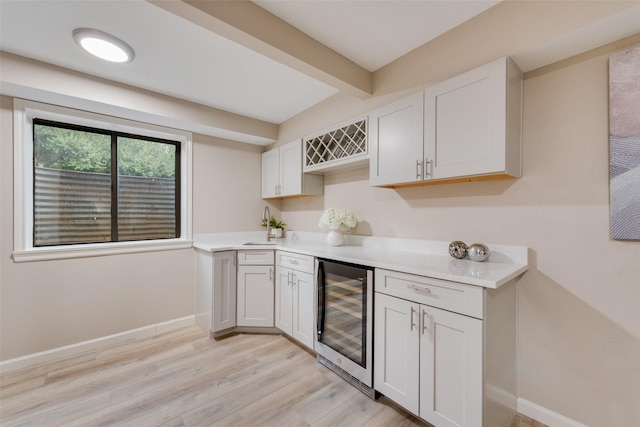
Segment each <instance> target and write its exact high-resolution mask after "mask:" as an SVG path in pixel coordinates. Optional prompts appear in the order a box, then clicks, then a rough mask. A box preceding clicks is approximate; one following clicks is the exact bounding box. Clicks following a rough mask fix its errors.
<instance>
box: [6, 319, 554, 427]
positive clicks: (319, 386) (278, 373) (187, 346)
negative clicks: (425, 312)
mask: <svg viewBox="0 0 640 427" xmlns="http://www.w3.org/2000/svg"><path fill="white" fill-rule="evenodd" d="M0 425H2V426H3V427H9V426H63V425H64V426H136V427H137V426H143V427H146V426H166V427H191V426H234V427H238V426H243V427H249V426H261V427H262V426H349V427H351V426H372V427H376V426H398V427H401V426H402V427H409V426H426V425H427V424H424V423H422V422H421V421H420V420H418V419H417V418H415V417H413V416H412V415H410V414H408V413H406V412H405V411H404V410H402V409H400V408H398V407H396V406H394V405H393V404H392V403H390V402H389V401H386V400H385V399H384V398H381V399H380V400H378V401H373V400H371V399H369V398H367V397H366V396H365V395H364V394H362V393H361V392H359V391H358V390H356V389H355V388H354V387H352V386H351V385H349V384H348V383H347V382H345V381H344V380H342V379H341V378H340V377H338V376H337V375H335V374H334V373H332V372H331V371H329V370H328V369H327V368H325V367H324V366H322V365H321V364H319V363H318V362H317V361H316V359H315V358H314V357H313V356H312V355H310V354H309V353H307V352H306V351H305V350H303V349H301V348H300V347H298V346H297V345H295V344H293V343H292V342H290V341H289V340H287V339H286V338H284V337H282V336H273V335H244V334H240V335H234V336H231V337H229V338H226V339H223V340H219V341H214V340H209V339H207V338H206V337H204V336H203V334H202V332H201V331H200V330H199V329H198V328H197V327H195V326H194V327H189V328H183V329H180V330H177V331H173V332H170V333H166V334H163V335H159V336H156V337H152V338H146V339H142V340H131V341H127V342H125V343H120V344H118V345H114V346H111V347H106V348H103V349H100V350H96V351H91V352H87V353H83V354H79V355H76V356H74V357H70V358H67V359H64V360H59V361H56V362H51V363H47V364H43V365H39V366H35V367H31V368H29V369H24V370H18V371H13V372H8V373H6V374H3V375H2V376H1V377H0ZM513 427H546V426H544V425H543V424H540V423H538V422H536V421H534V420H531V419H529V418H527V417H523V416H520V415H518V417H516V418H515V419H514V422H513Z"/></svg>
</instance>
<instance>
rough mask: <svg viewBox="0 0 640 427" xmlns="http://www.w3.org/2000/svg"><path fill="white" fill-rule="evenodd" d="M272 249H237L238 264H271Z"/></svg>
mask: <svg viewBox="0 0 640 427" xmlns="http://www.w3.org/2000/svg"><path fill="white" fill-rule="evenodd" d="M273 252H274V251H272V250H258V249H252V250H247V251H238V265H273Z"/></svg>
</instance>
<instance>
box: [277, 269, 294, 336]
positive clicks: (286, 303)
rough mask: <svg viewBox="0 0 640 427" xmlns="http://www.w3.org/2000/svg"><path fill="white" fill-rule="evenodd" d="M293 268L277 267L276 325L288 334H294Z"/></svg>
mask: <svg viewBox="0 0 640 427" xmlns="http://www.w3.org/2000/svg"><path fill="white" fill-rule="evenodd" d="M292 273H293V270H291V269H289V268H284V267H280V266H277V267H276V292H275V298H276V301H275V326H276V328H278V329H280V330H281V331H282V332H284V333H285V334H287V335H293V291H292V289H291V287H292V282H291V280H292Z"/></svg>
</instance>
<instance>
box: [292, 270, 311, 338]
mask: <svg viewBox="0 0 640 427" xmlns="http://www.w3.org/2000/svg"><path fill="white" fill-rule="evenodd" d="M292 274H293V278H292V284H293V286H292V290H293V298H292V302H293V307H292V329H293V330H292V336H293V338H294V339H296V340H298V341H299V342H300V343H302V344H304V345H305V346H307V347H308V348H310V349H313V338H314V335H313V334H314V331H315V323H314V319H315V317H314V307H315V304H314V297H315V291H314V281H313V274H309V273H302V272H299V271H295V272H293V273H292Z"/></svg>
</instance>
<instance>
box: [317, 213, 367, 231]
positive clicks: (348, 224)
mask: <svg viewBox="0 0 640 427" xmlns="http://www.w3.org/2000/svg"><path fill="white" fill-rule="evenodd" d="M318 225H319V226H320V227H322V228H327V229H329V230H334V231H347V230H349V229H350V228H353V227H355V226H356V225H358V219H357V218H356V217H355V215H354V214H353V212H351V211H350V210H348V209H335V208H329V209H327V210H326V211H324V213H323V214H322V216H321V217H320V222H319V223H318Z"/></svg>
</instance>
